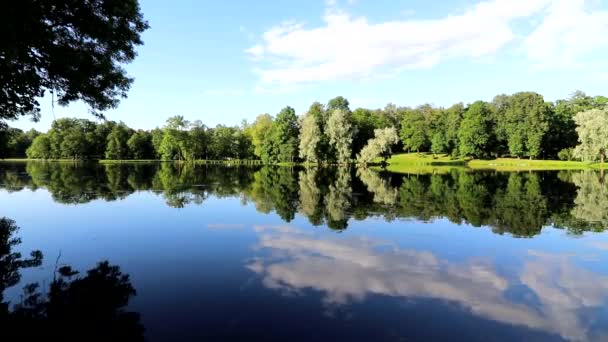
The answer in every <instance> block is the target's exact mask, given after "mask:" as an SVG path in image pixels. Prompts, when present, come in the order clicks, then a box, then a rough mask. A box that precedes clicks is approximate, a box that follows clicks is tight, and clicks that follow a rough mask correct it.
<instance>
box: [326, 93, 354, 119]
mask: <svg viewBox="0 0 608 342" xmlns="http://www.w3.org/2000/svg"><path fill="white" fill-rule="evenodd" d="M349 105H350V104H349V103H348V100H347V99H346V98H344V97H342V96H337V97H334V98H333V99H331V100H329V102H328V103H327V113H329V115H331V113H333V112H334V111H335V110H336V109H340V110H343V111H344V112H346V113H350V108H349Z"/></svg>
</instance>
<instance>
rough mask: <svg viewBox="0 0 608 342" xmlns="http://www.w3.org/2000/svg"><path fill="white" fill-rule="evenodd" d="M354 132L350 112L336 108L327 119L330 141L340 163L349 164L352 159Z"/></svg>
mask: <svg viewBox="0 0 608 342" xmlns="http://www.w3.org/2000/svg"><path fill="white" fill-rule="evenodd" d="M353 134H354V131H353V125H352V123H351V119H350V115H349V113H348V112H346V111H345V110H343V109H336V110H334V111H333V112H332V113H331V114H330V116H329V120H327V135H328V136H329V143H330V144H331V146H332V147H333V148H334V150H335V151H336V160H337V161H338V163H340V164H347V163H348V162H349V161H350V157H351V153H352V149H351V146H352V143H353Z"/></svg>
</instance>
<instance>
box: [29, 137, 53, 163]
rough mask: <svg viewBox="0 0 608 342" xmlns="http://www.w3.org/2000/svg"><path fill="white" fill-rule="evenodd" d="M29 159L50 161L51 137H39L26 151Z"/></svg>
mask: <svg viewBox="0 0 608 342" xmlns="http://www.w3.org/2000/svg"><path fill="white" fill-rule="evenodd" d="M26 154H27V157H28V158H32V159H49V158H52V155H51V141H50V139H49V136H48V135H46V134H41V135H39V136H37V137H36V138H35V139H34V141H33V142H32V145H31V146H30V147H29V148H28V149H27V151H26Z"/></svg>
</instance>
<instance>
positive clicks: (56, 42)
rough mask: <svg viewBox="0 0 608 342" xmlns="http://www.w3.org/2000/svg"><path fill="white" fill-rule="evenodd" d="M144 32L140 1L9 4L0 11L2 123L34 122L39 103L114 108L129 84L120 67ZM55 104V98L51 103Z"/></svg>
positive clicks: (54, 0)
mask: <svg viewBox="0 0 608 342" xmlns="http://www.w3.org/2000/svg"><path fill="white" fill-rule="evenodd" d="M147 28H148V23H147V22H146V20H144V18H143V15H142V13H141V11H140V8H139V3H138V1H137V0H122V1H110V0H89V1H65V0H47V1H31V0H26V1H9V2H7V3H3V5H2V10H1V11H0V30H1V32H2V43H1V44H0V84H2V91H0V122H1V121H2V120H3V119H15V118H18V117H19V116H22V115H32V117H33V118H34V119H37V118H38V116H39V111H40V104H39V103H38V99H39V98H40V97H42V96H44V95H45V92H47V91H48V92H51V93H52V94H53V95H54V96H56V97H57V102H58V103H59V104H60V105H67V104H68V103H70V102H73V101H76V100H81V101H83V102H84V103H86V104H87V105H88V107H89V108H90V110H91V111H92V112H93V113H94V114H101V111H104V110H107V109H109V108H114V107H116V106H117V105H118V102H119V99H120V98H121V97H126V93H127V91H128V90H129V88H130V86H131V83H132V82H133V79H132V78H130V77H129V76H128V75H127V73H126V71H125V69H124V68H123V66H124V65H125V64H127V63H129V62H131V61H133V59H134V58H135V56H136V55H137V53H136V51H135V48H136V46H137V45H141V44H143V42H142V40H141V33H142V32H144V31H145V30H146V29H147ZM53 101H54V99H53Z"/></svg>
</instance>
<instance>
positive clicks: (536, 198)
mask: <svg viewBox="0 0 608 342" xmlns="http://www.w3.org/2000/svg"><path fill="white" fill-rule="evenodd" d="M493 209H494V210H493V213H492V214H493V220H492V223H491V225H492V226H493V227H494V231H497V232H500V233H503V232H510V233H512V234H514V235H518V236H532V235H535V234H537V233H539V232H540V229H541V228H542V226H544V225H546V224H547V220H548V213H547V203H546V199H545V197H544V196H543V195H542V193H541V190H540V183H539V179H538V175H537V174H534V173H525V174H520V173H511V174H510V175H509V181H508V183H507V187H506V188H505V189H498V190H497V193H496V194H495V195H494V205H493Z"/></svg>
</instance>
